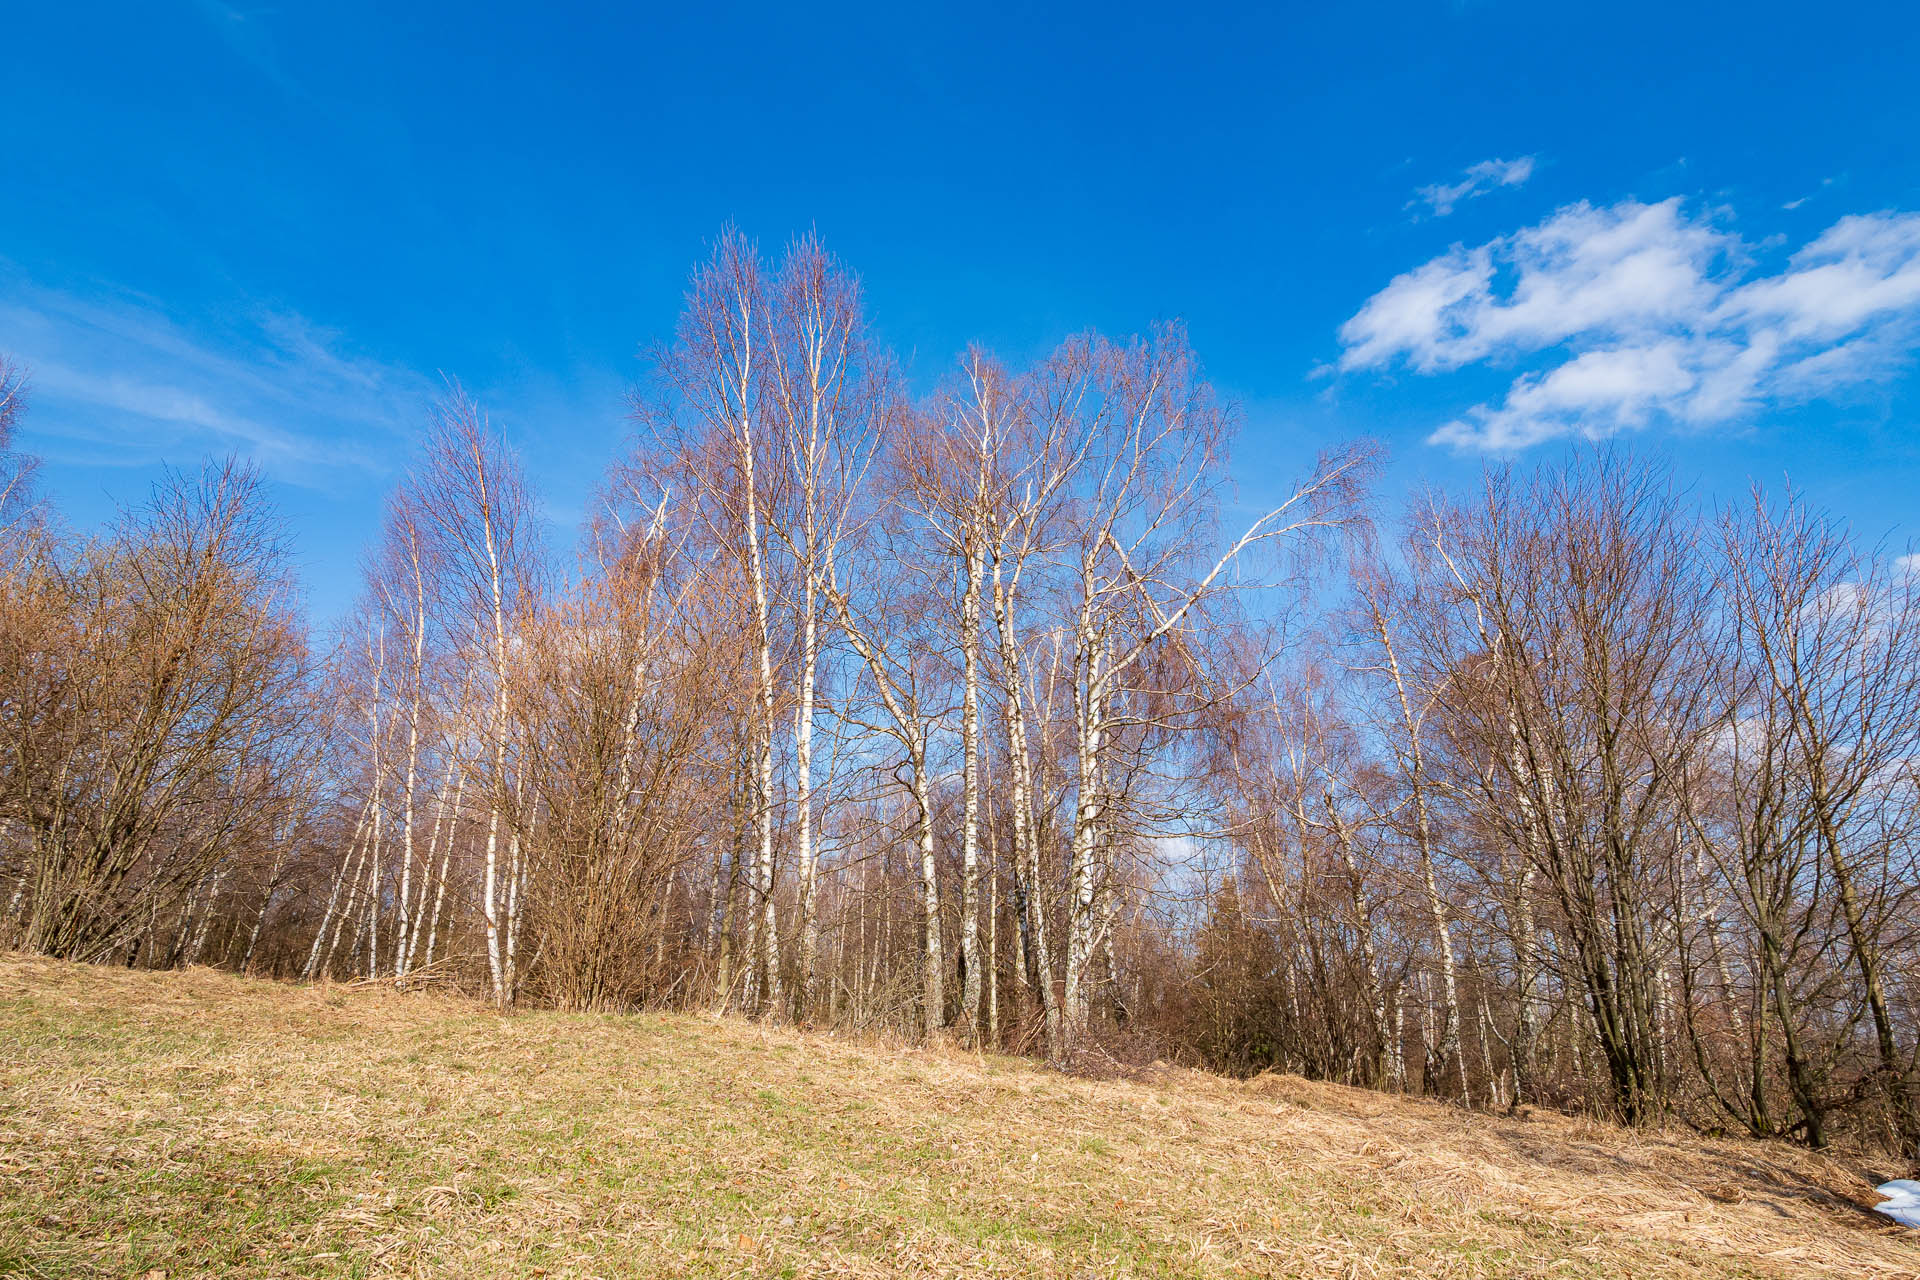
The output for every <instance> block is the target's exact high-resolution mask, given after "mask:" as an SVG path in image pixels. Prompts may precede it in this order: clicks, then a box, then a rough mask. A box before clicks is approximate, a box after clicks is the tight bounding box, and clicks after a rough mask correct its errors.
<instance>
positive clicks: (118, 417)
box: [0, 263, 433, 489]
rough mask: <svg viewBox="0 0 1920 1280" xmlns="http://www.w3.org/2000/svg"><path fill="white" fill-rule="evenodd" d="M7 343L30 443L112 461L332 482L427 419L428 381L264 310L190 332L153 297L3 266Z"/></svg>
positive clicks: (0, 339) (379, 456) (97, 461)
mask: <svg viewBox="0 0 1920 1280" xmlns="http://www.w3.org/2000/svg"><path fill="white" fill-rule="evenodd" d="M0 286H4V287H0V351H6V352H7V353H8V354H9V355H11V356H12V357H14V358H15V359H17V360H18V361H19V362H20V363H21V364H23V365H24V366H26V368H27V370H28V374H29V378H30V395H31V412H30V413H29V415H28V417H27V418H26V420H25V423H24V428H25V430H24V431H23V433H22V434H23V437H25V438H24V439H23V440H22V444H23V445H24V446H25V447H26V448H28V449H29V450H32V451H35V452H40V453H44V454H48V455H50V456H52V457H54V458H56V459H58V460H63V461H70V462H78V463H85V464H90V465H104V466H146V465H150V464H152V463H155V462H161V461H165V462H172V463H191V462H194V461H196V460H197V459H198V458H200V457H202V456H205V455H220V454H228V453H233V454H239V455H242V456H245V457H249V458H252V459H254V460H256V461H258V462H259V463H261V464H262V465H263V466H265V467H266V468H268V469H269V470H270V471H271V472H272V473H273V474H274V475H275V476H276V477H278V478H279V479H282V480H285V481H287V482H289V483H292V484H298V485H302V486H306V487H311V488H317V489H327V488H331V487H333V486H335V485H337V484H340V483H343V482H345V481H346V480H347V478H348V477H350V476H353V475H364V474H366V473H368V472H370V471H380V470H384V469H385V468H386V467H387V465H389V463H390V460H391V457H392V455H393V453H394V449H393V447H392V446H393V444H394V443H395V442H396V441H397V440H399V439H401V438H402V437H403V434H404V433H406V432H408V431H410V430H411V429H412V427H413V426H414V425H415V424H416V423H417V422H418V421H419V419H420V416H421V413H422V411H423V408H424V404H425V401H426V400H427V398H428V397H429V396H430V395H431V393H432V391H433V386H432V384H431V383H430V382H429V381H428V380H427V379H425V378H422V377H420V376H419V375H417V374H415V373H413V372H411V371H409V370H405V369H400V368H396V367H394V366H391V365H388V364H385V363H383V362H380V361H378V360H373V359H369V358H366V357H364V356H360V355H356V354H353V353H350V352H347V351H344V350H343V349H342V348H341V345H340V342H339V340H338V338H337V337H336V336H335V335H332V334H329V333H327V332H325V331H323V330H321V329H318V328H316V327H315V326H314V325H312V324H311V323H309V322H308V321H306V320H305V319H303V318H302V317H300V316H298V315H293V314H289V313H287V312H283V311H274V310H271V309H265V308H254V309H251V310H248V311H246V312H245V313H244V314H242V315H239V316H236V317H232V318H229V319H228V320H227V321H226V322H225V323H220V324H204V325H200V326H198V327H197V328H195V329H193V330H189V329H188V328H187V327H186V326H185V325H183V324H182V323H180V322H179V321H178V320H176V319H175V318H173V317H172V316H170V315H168V314H167V313H166V312H165V311H164V310H163V309H162V308H161V307H160V306H158V305H157V304H156V303H154V302H152V301H151V300H149V299H145V298H142V297H139V296H137V295H133V294H128V293H125V292H121V291H116V290H111V289H105V288H102V289H99V290H92V291H89V292H87V293H86V294H81V293H77V292H74V291H69V290H61V289H52V288H47V287H43V286H41V285H38V284H36V283H34V282H32V281H29V280H26V279H24V278H22V277H20V276H19V275H18V274H17V273H16V272H13V271H11V270H9V269H7V268H6V266H5V264H4V263H0Z"/></svg>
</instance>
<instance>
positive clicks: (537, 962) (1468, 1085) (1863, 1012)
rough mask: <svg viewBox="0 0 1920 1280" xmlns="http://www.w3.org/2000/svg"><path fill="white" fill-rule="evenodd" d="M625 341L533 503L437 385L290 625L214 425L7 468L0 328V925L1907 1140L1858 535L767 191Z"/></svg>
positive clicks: (1893, 804)
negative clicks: (851, 242)
mask: <svg viewBox="0 0 1920 1280" xmlns="http://www.w3.org/2000/svg"><path fill="white" fill-rule="evenodd" d="M647 367H648V373H647V375H646V377H645V378H644V379H643V380H642V381H641V383H640V384H639V385H638V386H637V387H636V388H635V390H634V393H633V396H632V405H631V408H632V414H631V422H632V428H633V431H632V438H631V443H630V446H629V448H628V449H627V451H626V452H625V454H624V456H622V457H619V458H616V459H613V460H611V461H610V465H609V467H608V470H607V473H606V478H605V483H604V485H603V486H602V488H601V490H600V494H599V500H598V501H597V503H596V505H595V510H594V512H593V514H592V515H591V517H590V518H589V520H588V521H587V523H586V526H585V527H584V528H583V529H581V530H579V531H578V535H577V537H573V538H568V537H566V536H564V534H565V531H556V530H554V529H551V528H549V527H547V526H546V525H545V524H544V523H543V521H542V520H541V519H540V517H539V514H538V505H537V502H536V499H535V495H534V494H533V493H532V492H531V490H530V487H529V485H528V483H527V480H526V477H525V473H524V469H523V467H522V465H521V463H520V461H519V459H518V458H517V456H516V455H515V453H514V451H513V450H512V449H511V448H509V447H508V445H507V443H506V441H505V439H504V437H503V436H502V434H501V433H500V432H499V431H498V430H497V429H496V428H495V427H494V426H493V425H492V424H491V423H490V421H489V419H488V417H487V415H486V413H485V411H484V410H483V409H482V407H481V406H480V405H478V404H477V403H476V402H475V401H474V400H473V399H472V398H471V397H469V396H468V395H467V394H466V393H465V392H463V391H462V390H460V389H459V388H458V387H457V386H450V388H449V392H448V394H447V396H446V397H445V398H444V400H443V401H442V403H441V404H440V405H439V406H438V407H437V408H436V409H435V410H434V412H433V414H432V415H431V417H430V418H429V420H428V421H426V422H425V423H423V424H422V432H421V437H420V439H419V441H418V442H417V445H416V447H415V449H414V451H413V453H412V455H411V456H410V458H409V459H408V460H407V462H406V465H405V467H404V470H403V472H402V474H401V475H400V478H399V479H398V481H397V483H396V484H395V485H394V487H393V489H392V492H391V494H390V495H389V497H388V500H387V503H386V507H385V514H384V518H383V521H382V524H381V527H380V528H379V529H378V530H376V531H372V536H371V538H370V545H369V550H368V553H367V556H366V559H365V562H364V579H365V589H364V591H363V593H362V595H361V598H360V601H359V604H358V606H357V607H356V608H355V609H354V610H353V612H352V613H351V614H350V615H349V616H348V617H347V618H345V619H344V620H342V621H341V622H340V623H339V624H338V625H337V626H336V627H334V628H333V630H332V632H331V633H330V634H328V635H326V636H324V637H318V638H315V637H311V636H309V634H308V632H307V630H306V626H305V623H304V621H303V618H302V611H301V607H300V600H299V596H298V593H297V589H296V587H295V584H294V583H293V582H292V580H291V577H290V575H289V573H288V571H287V569H286V555H285V549H284V547H283V545H282V538H281V535H280V532H279V529H278V526H277V525H276V523H275V520H274V517H273V515H272V512H271V510H270V507H269V504H268V503H267V501H266V499H265V494H264V491H263V489H262V486H261V482H260V480H259V478H258V477H257V476H256V475H254V474H253V473H252V472H250V471H249V470H247V469H246V468H245V467H242V466H238V465H233V464H226V465H218V464H216V465H210V466H208V467H206V468H204V469H203V470H200V471H196V472H183V473H177V474H170V475H169V476H168V477H167V478H166V479H165V480H164V481H163V482H162V483H161V484H160V485H158V486H157V487H156V489H155V491H154V494H153V497H152V499H151V501H150V502H149V503H147V504H146V505H144V506H142V507H140V508H137V509H134V510H130V511H128V512H126V513H124V514H123V516H122V517H121V518H120V519H119V520H118V521H117V522H116V523H114V524H113V525H112V526H111V527H109V528H108V529H106V530H103V531H102V532H100V533H98V534H96V535H92V536H84V537H83V536H76V535H73V534H71V533H68V532H65V531H63V530H62V529H60V528H59V526H58V524H57V522H56V521H54V520H52V519H51V518H49V516H48V514H47V512H46V511H45V509H44V508H43V507H42V506H40V505H37V504H36V502H35V501H34V495H33V494H32V492H31V483H30V468H29V467H27V466H26V465H25V464H24V463H23V462H22V461H21V460H19V459H17V458H16V457H15V456H14V455H13V454H11V453H7V452H6V448H7V446H8V443H9V435H10V432H11V429H12V425H13V423H14V421H15V419H16V417H17V415H18V413H19V412H20V411H21V407H22V406H23V405H24V403H25V381H24V378H23V377H22V375H21V374H20V373H19V372H18V371H17V370H15V369H14V368H13V367H12V366H10V365H4V364H0V463H4V464H5V465H4V468H0V541H3V542H4V547H3V548H0V574H4V576H5V584H4V586H5V589H4V593H3V594H0V747H4V757H0V758H3V759H4V763H0V903H4V913H3V914H0V942H4V943H5V944H6V945H11V946H17V947H24V948H28V949H32V950H36V951H41V952H44V953H47V954H52V955H59V956H67V957H73V958H77V959H85V960H93V961H100V962H113V963H124V964H140V965H151V966H157V967H165V966H173V965H181V964H191V963H210V964H224V965H227V966H229V967H232V968H235V969H240V970H249V971H254V972H259V973H265V974H273V975H279V976H282V977H287V978H295V979H305V980H316V979H320V978H328V979H332V980H362V981H365V980H379V981H389V982H394V983H397V984H400V985H403V986H408V987H418V986H427V985H440V986H445V987H448V988H451V989H459V990H466V991H470V992H472V993H473V994H475V995H477V996H480V997H483V998H485V999H486V1000H488V1001H490V1002H492V1003H493V1004H495V1005H496V1006H498V1007H500V1008H502V1009H510V1008H513V1007H515V1006H519V1005H525V1004H539V1005H543V1006H548V1007H556V1008H562V1009H576V1010H620V1009H630V1008H637V1007H642V1006H667V1007H679V1008H698V1009H705V1010H724V1011H731V1012H734V1013H737V1014H741V1015H745V1016H752V1017H761V1018H767V1019H772V1020H781V1021H793V1022H797V1023H801V1024H806V1025H813V1026H820V1027H831V1028H840V1029H846V1030H849V1031H855V1032H880V1031H884V1032H888V1033H892V1034H906V1035H914V1036H925V1037H942V1038H951V1039H953V1040H955V1041H957V1042H960V1043H962V1044H965V1045H969V1046H978V1047H983V1048H989V1049H994V1050H999V1051H1006V1052H1016V1053H1029V1054H1034V1055H1039V1056H1044V1057H1046V1058H1047V1059H1048V1060H1050V1061H1052V1062H1054V1063H1056V1064H1058V1065H1060V1066H1063V1067H1067V1068H1071V1069H1083V1070H1084V1069H1101V1068H1102V1067H1103V1066H1107V1067H1111V1066H1112V1065H1113V1064H1115V1063H1125V1062H1127V1061H1130V1060H1133V1059H1137V1058H1150V1057H1155V1056H1160V1057H1171V1058H1176V1059H1181V1060H1186V1061H1190V1062H1194V1063H1197V1064H1201V1065H1207V1066H1211V1067H1214V1068H1217V1069H1221V1070H1227V1071H1233V1072H1240V1073H1252V1072H1256V1071H1260V1070H1265V1069H1283V1070H1290V1071H1297V1072H1303V1073H1306V1074H1309V1075H1313V1076H1316V1077H1320V1078H1327V1079H1336V1080H1342V1081H1347V1082H1351V1083H1355V1084H1361V1085H1365V1086H1369V1087H1374V1088H1382V1089H1395V1090H1406V1091H1417V1092H1423V1093H1428V1094H1433V1095H1437V1096H1440V1097H1445V1098H1450V1099H1454V1100H1457V1101H1459V1102H1462V1103H1465V1104H1468V1105H1472V1106H1478V1107H1490V1108H1513V1107H1518V1106H1522V1105H1554V1106H1564V1107H1570V1108H1581V1109H1587V1110H1592V1111H1595V1112H1600V1113H1605V1114H1610V1115H1613V1116H1615V1117H1617V1118H1619V1119H1621V1120H1624V1121H1627V1122H1630V1123H1655V1122H1683V1123H1689V1124H1693V1125H1696V1126H1698V1127H1700V1128H1702V1129H1704V1130H1735V1131H1740V1132H1745V1133H1750V1134H1753V1135H1756V1136H1762V1137H1781V1138H1792V1139H1796V1140H1800V1141H1804V1142H1807V1143H1809V1144H1812V1145H1816V1146H1818V1145H1824V1144H1828V1143H1831V1142H1834V1141H1837V1140H1842V1139H1845V1140H1848V1141H1855V1142H1861V1143H1871V1144H1877V1145H1880V1146H1882V1147H1885V1148H1886V1149H1889V1150H1893V1151H1897V1152H1900V1153H1902V1154H1903V1155H1904V1156H1905V1157H1906V1158H1907V1159H1909V1160H1911V1159H1914V1158H1916V1157H1920V1070H1917V1064H1916V1054H1917V1053H1920V1035H1917V1034H1916V1031H1915V1028H1916V1025H1920V1019H1916V1017H1915V1009H1914V1001H1915V998H1916V988H1915V983H1916V978H1920V954H1917V952H1916V935H1915V930H1914V929H1913V927H1912V926H1911V924H1910V921H1911V920H1912V919H1913V918H1914V911H1913V907H1914V905H1915V901H1914V895H1915V891H1916V885H1920V868H1916V865H1915V853H1914V850H1915V848H1916V844H1915V836H1916V830H1915V822H1916V816H1917V815H1920V804H1916V794H1915V785H1916V761H1920V742H1916V739H1917V738H1920V674H1916V673H1920V662H1917V661H1916V658H1917V657H1920V652H1916V646H1920V594H1917V593H1920V576H1917V575H1916V574H1915V573H1913V572H1912V571H1911V570H1910V568H1909V566H1910V564H1911V561H1903V560H1902V559H1901V558H1900V557H1899V556H1897V555H1894V554H1891V553H1890V552H1889V551H1888V550H1887V549H1885V548H1881V547H1872V546H1865V545H1862V544H1861V543H1859V542H1858V540H1857V539H1856V538H1855V537H1854V536H1853V535H1852V534H1851V533H1850V532H1849V531H1848V530H1847V529H1846V528H1845V527H1844V526H1843V525H1842V524H1841V523H1839V522H1838V521H1836V520H1834V519H1833V518H1831V517H1829V516H1827V515H1825V514H1824V513H1822V512H1820V511H1819V510H1818V509H1817V507H1815V506H1814V505H1813V504H1811V503H1810V502H1809V500H1808V499H1807V498H1806V497H1805V496H1804V495H1800V494H1796V493H1791V492H1787V493H1780V494H1773V495H1769V494H1765V493H1761V492H1758V491H1756V492H1755V493H1754V494H1753V495H1752V496H1751V497H1750V499H1748V500H1745V501H1743V502H1740V503H1738V504H1734V505H1732V506H1728V507H1725V508H1716V507H1711V506H1708V505H1705V504H1702V503H1700V502H1697V501H1693V500H1690V499H1687V498H1684V497H1683V496H1681V493H1680V490H1679V489H1678V488H1677V487H1676V486H1675V484H1674V483H1673V481H1672V479H1671V477H1670V476H1668V475H1667V474H1666V472H1665V471H1664V470H1662V469H1661V468H1660V467H1659V466H1657V465H1651V464H1647V463H1645V462H1642V461H1636V460H1634V459H1632V458H1630V457H1627V456H1625V455H1621V454H1610V453H1605V452H1595V451H1587V452H1584V453H1579V454H1577V455H1575V456H1573V457H1571V458H1568V459H1563V460H1559V461H1555V462H1550V463H1546V464H1542V465H1540V466H1538V467H1534V468H1518V467H1513V468H1492V469H1489V471H1488V472H1487V474H1486V476H1485V480H1484V483H1483V484H1482V485H1481V486H1480V487H1479V488H1478V489H1476V490H1475V491H1473V492H1471V493H1459V494H1441V495H1427V496H1423V497H1420V498H1419V499H1417V500H1414V501H1411V502H1409V503H1408V504H1407V505H1406V507H1405V509H1404V511H1403V512H1401V513H1399V514H1398V515H1396V517H1395V518H1394V519H1392V520H1383V519H1381V518H1380V514H1379V510H1378V508H1377V506H1376V505H1374V504H1372V503H1370V501H1369V497H1368V493H1367V489H1368V486H1369V484H1370V482H1371V479H1372V462H1373V455H1372V451H1371V449H1370V448H1369V447H1367V446H1364V445H1356V446H1353V447H1350V448H1346V449H1341V450H1336V451H1331V452H1327V453H1322V454H1319V455H1317V456H1312V455H1308V454H1305V453H1303V454H1301V455H1300V456H1298V457H1297V458H1295V459H1294V460H1293V461H1294V465H1296V466H1297V468H1298V470H1297V474H1292V475H1275V474H1261V475H1250V474H1247V473H1245V472H1244V471H1243V472H1242V473H1241V474H1239V475H1238V476H1236V475H1235V473H1234V472H1233V470H1232V469H1231V466H1230V459H1229V446H1230V444H1231V441H1232V437H1233V434H1234V427H1235V415H1234V412H1233V410H1232V408H1231V406H1230V405H1227V404H1225V403H1223V402H1222V400H1221V399H1220V398H1219V397H1218V396H1217V395H1216V394H1215V392H1214V391H1213V390H1212V388H1211V387H1210V386H1209V385H1208V383H1207V382H1206V380H1205V378H1204V376H1203V374H1202V372H1201V369H1200V366H1199V364H1198V361H1197V359H1196V357H1195V354H1194V353H1193V351H1192V350H1191V349H1190V348H1189V346H1188V344H1187V341H1186V337H1185V334H1184V333H1183V332H1182V331H1181V330H1180V329H1179V328H1178V327H1175V326H1167V327H1163V328H1159V329H1156V330H1154V331H1153V332H1151V333H1148V334H1146V335H1142V336H1139V337H1134V338H1127V339H1113V338H1108V337H1104V336H1100V335H1096V334H1086V335H1080V336H1076V337H1073V338H1071V339H1069V340H1067V341H1066V342H1064V343H1062V344H1061V345H1060V346H1059V347H1058V348H1057V349H1056V350H1054V351H1052V352H1051V353H1049V354H1047V355H1045V356H1043V357H1041V358H1038V359H1036V360H1033V361H1031V362H1030V363H1026V364H1013V363H1009V362H1006V361H1004V360H1002V359H1000V358H998V357H997V356H996V355H994V354H993V353H991V352H989V351H986V350H982V349H971V350H968V351H965V352H963V353H961V354H960V355H959V356H958V358H957V359H955V360H954V362H953V364H952V366H951V367H950V368H947V369H944V370H933V371H919V372H917V373H913V374H912V375H911V376H910V374H909V371H906V370H903V369H902V368H901V367H900V365H899V363H898V362H897V361H896V359H895V358H894V357H893V355H892V354H891V353H890V352H889V351H888V350H887V349H886V348H885V346H884V345H883V344H882V343H881V341H880V340H879V338H878V337H877V336H876V334H875V332H874V330H873V328H872V327H871V326H870V324H869V321H868V319H867V317H866V315H865V313H864V308H863V300H862V297H861V292H860V289H859V286H858V282H857V280H856V279H855V278H854V277H853V276H852V275H851V273H850V272H848V271H847V269H846V268H845V267H843V266H842V265H841V264H840V263H839V262H837V261H836V260H835V259H834V258H833V257H832V256H831V255H830V254H828V253H827V252H826V251H825V249H824V248H823V247H822V246H821V245H820V244H818V243H817V242H816V241H814V240H813V239H810V238H808V239H802V240H800V241H797V242H795V243H794V244H792V245H791V246H789V247H788V248H787V249H786V251H785V252H784V253H783V254H780V255H778V256H777V257H772V258H770V257H768V256H767V255H764V254H762V253H761V252H760V251H759V250H758V249H757V248H756V247H755V246H753V245H752V244H750V243H748V242H747V241H746V240H744V239H743V238H742V237H740V236H738V235H736V234H732V233H729V234H727V235H724V236H722V237H721V239H720V240H719V241H718V243H717V244H716V246H715V247H714V250H713V252H712V254H711V255H710V257H709V258H708V259H707V261H705V262H704V263H703V264H702V265H701V266H700V267H699V268H698V269H697V270H696V271H695V272H694V274H693V277H692V280H691V283H690V286H689V289H688V293H687V296H686V299H685V305H684V308H683V312H682V314H681V317H680V320H679V323H678V325H677V326H676V328H675V329H674V331H673V333H672V335H671V337H670V338H669V339H668V340H666V341H665V342H663V343H662V344H660V345H659V346H658V347H657V348H656V349H653V350H652V351H650V352H649V354H648V361H647ZM1236 479H1237V480H1238V482H1239V486H1240V488H1239V490H1238V491H1236V489H1235V488H1234V487H1233V486H1234V481H1235V480H1236ZM569 547H570V548H571V549H568V548H569Z"/></svg>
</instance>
